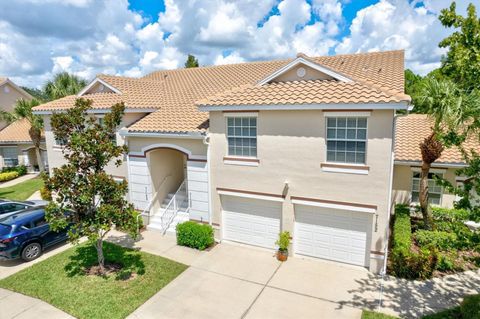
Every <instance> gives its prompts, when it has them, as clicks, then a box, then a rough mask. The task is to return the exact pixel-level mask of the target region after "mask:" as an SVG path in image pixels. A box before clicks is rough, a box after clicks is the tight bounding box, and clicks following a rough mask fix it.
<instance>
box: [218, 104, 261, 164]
mask: <svg viewBox="0 0 480 319" xmlns="http://www.w3.org/2000/svg"><path fill="white" fill-rule="evenodd" d="M224 116H225V140H226V143H227V149H226V154H227V156H228V157H231V158H251V159H257V158H258V113H255V112H245V113H224ZM236 118H255V119H256V126H255V129H256V134H255V142H256V147H255V149H256V150H255V152H256V155H255V156H246V155H235V154H230V147H229V146H230V145H229V142H228V138H229V137H230V136H229V135H228V120H229V119H234V120H235V119H236ZM232 138H234V137H232ZM240 138H251V139H253V137H250V136H247V137H240Z"/></svg>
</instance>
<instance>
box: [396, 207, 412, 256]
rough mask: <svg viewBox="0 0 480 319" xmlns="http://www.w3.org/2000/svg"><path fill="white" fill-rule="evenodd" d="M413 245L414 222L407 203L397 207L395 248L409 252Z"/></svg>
mask: <svg viewBox="0 0 480 319" xmlns="http://www.w3.org/2000/svg"><path fill="white" fill-rule="evenodd" d="M411 246H412V222H411V220H410V208H409V207H408V206H406V205H397V206H396V207H395V222H394V224H393V249H394V250H396V251H401V252H404V253H407V252H409V251H410V247H411Z"/></svg>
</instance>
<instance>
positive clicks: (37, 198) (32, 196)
mask: <svg viewBox="0 0 480 319" xmlns="http://www.w3.org/2000/svg"><path fill="white" fill-rule="evenodd" d="M41 199H42V195H41V194H40V191H36V192H35V193H33V194H32V195H31V196H30V197H29V198H28V199H27V200H41Z"/></svg>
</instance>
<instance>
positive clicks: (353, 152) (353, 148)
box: [327, 117, 367, 164]
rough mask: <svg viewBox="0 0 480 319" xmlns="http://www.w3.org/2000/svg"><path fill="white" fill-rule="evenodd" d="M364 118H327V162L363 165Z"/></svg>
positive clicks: (364, 159)
mask: <svg viewBox="0 0 480 319" xmlns="http://www.w3.org/2000/svg"><path fill="white" fill-rule="evenodd" d="M366 148H367V118H366V117H328V118H327V162H336V163H348V164H365V163H366Z"/></svg>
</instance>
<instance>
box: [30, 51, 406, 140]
mask: <svg viewBox="0 0 480 319" xmlns="http://www.w3.org/2000/svg"><path fill="white" fill-rule="evenodd" d="M310 60H312V61H315V62H316V63H319V64H321V65H323V66H326V67H328V68H330V69H333V70H335V71H337V72H340V73H342V74H345V75H347V76H349V77H351V78H353V79H354V80H355V82H357V83H356V85H355V86H353V87H354V88H355V90H356V91H355V92H356V94H357V95H356V97H357V99H358V100H359V101H360V100H361V101H367V100H370V99H372V97H374V98H375V99H377V100H381V101H383V100H385V101H387V100H391V99H392V98H393V99H396V98H398V96H396V95H400V96H403V92H404V87H403V85H404V78H403V76H404V75H403V69H404V62H403V51H388V52H377V53H364V54H352V55H337V56H329V57H316V58H310ZM291 61H292V59H289V60H278V61H265V62H250V63H240V64H230V65H218V66H210V67H200V68H189V69H177V70H165V71H157V72H153V73H151V74H148V75H147V76H145V77H143V78H139V79H134V78H126V77H115V76H106V75H100V76H99V77H100V78H101V79H102V80H104V81H105V82H107V83H109V84H110V85H112V86H114V87H115V88H117V89H118V90H120V91H121V92H122V93H121V94H115V93H94V94H89V95H86V96H85V97H87V98H90V99H92V100H93V101H94V103H93V107H94V108H104V109H106V108H110V107H111V106H112V105H113V104H114V103H116V102H119V101H124V102H125V104H126V106H127V107H128V108H158V111H156V112H153V113H151V114H149V115H147V116H146V117H144V118H143V119H141V120H140V121H138V122H136V123H135V124H133V125H132V126H130V128H129V130H130V131H162V132H188V131H204V130H205V129H206V128H207V127H208V113H206V112H200V111H199V110H198V107H197V105H196V102H197V101H199V100H203V99H205V98H207V97H210V96H216V95H218V94H220V93H223V92H225V91H229V90H233V89H234V88H237V87H238V88H237V89H235V90H245V89H247V88H248V87H250V88H252V87H253V86H254V85H255V84H256V83H257V82H259V81H260V80H262V79H264V78H266V77H267V76H268V75H270V74H272V73H273V72H275V71H277V70H278V69H280V68H281V67H283V66H285V65H286V64H288V63H289V62H291ZM302 85H307V84H306V83H304V84H300V83H298V84H291V87H286V86H285V87H282V86H281V85H278V86H269V87H270V88H269V89H266V90H272V88H274V87H275V88H278V89H282V90H289V89H292V88H293V87H296V88H297V89H298V88H300V87H301V86H302ZM308 85H310V86H308V88H309V90H310V93H309V95H308V97H307V98H306V99H307V100H308V101H317V100H319V99H320V97H318V96H314V95H315V94H314V93H315V92H318V91H316V90H318V89H319V87H320V86H321V85H320V84H318V83H309V84H308ZM332 85H335V86H338V87H342V85H338V84H332ZM342 89H344V87H342ZM250 90H251V89H250ZM282 92H283V91H282ZM299 93H300V92H298V91H296V92H290V91H287V92H286V94H285V96H283V97H282V99H283V100H282V101H284V102H283V103H286V102H287V101H292V102H293V103H305V99H304V97H303V96H300V94H299ZM336 93H338V94H337V95H336V96H335V97H332V98H331V101H332V103H340V102H341V101H344V100H345V98H346V97H345V93H346V91H341V92H336ZM225 94H228V93H225ZM369 94H372V96H371V97H369V96H368V95H369ZM114 96H115V97H114ZM362 96H364V97H362ZM75 98H76V96H73V97H67V98H64V99H60V100H57V101H53V102H50V103H47V104H44V105H41V106H39V107H37V108H36V109H35V110H56V109H63V108H68V107H71V106H73V103H74V100H75ZM258 98H259V99H260V101H264V102H265V103H267V102H268V103H270V102H271V101H270V100H269V97H266V96H265V97H258ZM323 98H325V97H323ZM312 103H313V102H312Z"/></svg>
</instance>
